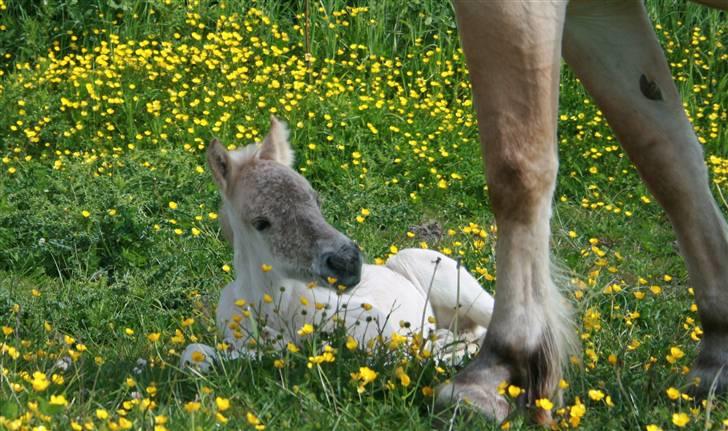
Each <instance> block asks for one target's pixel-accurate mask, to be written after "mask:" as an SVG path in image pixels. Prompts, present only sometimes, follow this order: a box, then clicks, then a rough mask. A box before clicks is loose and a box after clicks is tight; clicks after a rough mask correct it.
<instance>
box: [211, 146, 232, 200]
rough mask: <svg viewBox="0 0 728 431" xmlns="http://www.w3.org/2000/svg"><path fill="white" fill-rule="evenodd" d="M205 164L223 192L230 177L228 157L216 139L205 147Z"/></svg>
mask: <svg viewBox="0 0 728 431" xmlns="http://www.w3.org/2000/svg"><path fill="white" fill-rule="evenodd" d="M207 164H208V165H209V166H210V170H211V171H212V176H213V178H215V182H216V183H217V185H218V186H219V187H220V190H222V191H223V192H225V190H226V189H227V182H228V177H229V175H230V155H229V154H228V152H227V150H226V149H225V147H224V146H223V145H222V144H221V143H220V141H218V140H217V139H213V140H212V141H211V142H210V145H208V146H207Z"/></svg>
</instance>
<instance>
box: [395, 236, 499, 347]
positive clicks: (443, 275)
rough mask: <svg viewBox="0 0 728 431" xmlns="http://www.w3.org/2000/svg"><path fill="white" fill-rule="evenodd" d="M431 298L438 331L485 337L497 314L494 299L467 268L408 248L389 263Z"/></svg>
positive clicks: (448, 259)
mask: <svg viewBox="0 0 728 431" xmlns="http://www.w3.org/2000/svg"><path fill="white" fill-rule="evenodd" d="M386 265H387V267H388V268H390V269H391V270H393V271H396V272H398V273H400V274H402V275H403V276H404V277H405V278H407V279H408V280H409V281H410V282H411V283H412V284H413V285H414V286H415V287H416V288H417V289H419V290H421V291H422V292H423V293H424V295H425V296H426V297H428V299H429V301H430V304H431V305H432V309H433V310H434V312H435V317H436V318H437V328H439V329H448V330H451V331H453V332H455V333H458V334H460V333H463V334H474V335H475V337H476V338H477V337H483V336H485V330H486V329H487V328H488V324H489V323H490V318H491V315H492V314H493V304H494V300H493V297H492V296H491V295H490V294H489V293H488V292H486V291H485V290H484V289H483V287H482V286H481V285H480V284H479V283H478V282H477V280H475V277H473V276H472V274H470V273H469V272H468V271H467V270H466V269H465V267H464V266H462V265H459V264H458V262H456V261H455V260H453V259H451V258H450V257H448V256H445V255H444V254H442V253H439V252H437V251H434V250H423V249H415V248H408V249H404V250H402V251H400V252H399V253H397V254H395V255H394V256H392V257H391V258H389V260H388V261H387V264H386Z"/></svg>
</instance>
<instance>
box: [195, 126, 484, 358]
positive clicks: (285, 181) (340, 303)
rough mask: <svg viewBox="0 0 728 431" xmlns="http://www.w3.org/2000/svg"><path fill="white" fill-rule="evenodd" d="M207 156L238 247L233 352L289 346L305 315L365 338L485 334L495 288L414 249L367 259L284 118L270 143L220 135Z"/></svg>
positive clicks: (222, 310) (476, 337)
mask: <svg viewBox="0 0 728 431" xmlns="http://www.w3.org/2000/svg"><path fill="white" fill-rule="evenodd" d="M207 161H208V164H209V166H210V169H211V171H212V174H213V177H214V179H215V182H216V183H217V185H218V187H219V189H220V194H221V196H222V208H221V210H220V214H221V217H220V221H221V224H222V226H223V232H224V233H225V235H226V237H227V238H228V240H229V241H230V242H231V243H232V245H233V248H234V251H235V253H234V266H235V281H233V282H232V283H230V284H228V285H227V287H225V289H223V291H222V294H221V296H220V301H219V303H218V306H217V313H216V323H217V326H218V329H219V330H220V332H221V333H222V336H223V338H224V341H225V342H226V343H227V344H228V345H229V346H231V348H232V352H229V353H231V356H236V355H237V354H239V353H241V352H245V350H246V349H247V347H248V346H249V344H250V343H251V342H252V341H259V340H260V339H261V338H262V339H264V340H265V339H267V340H270V341H271V342H273V343H274V345H276V346H277V347H279V348H283V347H284V346H286V344H287V343H288V342H296V341H297V340H298V339H299V338H300V337H301V336H302V335H303V336H305V331H301V328H302V327H303V326H304V325H306V324H319V323H320V324H321V325H322V326H323V329H325V330H330V329H332V326H333V321H334V320H338V321H339V322H343V323H344V325H345V328H346V330H347V333H348V334H349V335H351V336H352V337H354V338H355V339H356V340H357V341H358V342H359V344H360V345H362V346H367V345H368V343H369V342H370V341H373V340H375V339H377V338H378V337H379V336H382V337H384V338H389V337H391V336H392V335H394V334H395V333H397V334H399V335H406V334H410V333H416V332H418V331H423V335H425V336H427V335H428V333H429V332H431V331H433V330H434V331H436V334H435V335H437V336H440V337H439V338H440V340H439V341H436V342H435V346H438V345H443V344H446V343H447V342H449V341H452V340H453V335H454V336H455V337H457V338H460V339H464V340H466V341H467V342H471V343H477V344H479V342H480V341H481V340H482V337H483V336H484V335H485V332H486V328H487V326H488V324H489V322H490V316H491V313H492V310H493V298H492V297H491V296H490V295H489V294H488V293H487V292H486V291H485V290H483V288H482V287H481V286H480V285H479V284H478V282H477V281H476V280H475V278H473V276H472V275H471V274H469V273H468V272H467V271H466V270H465V269H463V268H460V267H459V265H458V264H457V263H456V262H455V261H454V260H452V259H450V258H449V257H447V256H445V255H443V254H441V253H438V252H435V251H432V250H420V249H405V250H402V251H400V252H399V253H397V254H396V255H394V256H392V257H391V258H390V259H389V260H388V261H387V263H386V264H385V265H384V266H377V265H367V264H362V257H361V254H360V252H359V248H358V247H357V245H356V244H354V242H352V241H351V240H350V239H349V238H347V237H346V236H345V235H343V234H342V233H340V232H339V231H337V230H336V229H334V228H333V227H331V225H329V224H328V223H327V222H326V221H325V220H324V218H323V216H322V215H321V210H320V208H319V201H318V198H317V194H316V192H315V191H314V190H313V189H312V188H311V185H310V184H309V183H308V181H306V180H305V179H304V178H303V177H302V176H301V175H299V174H298V173H297V172H296V171H294V170H293V169H291V166H292V163H293V152H292V150H291V146H290V144H289V143H288V131H287V130H286V127H285V125H284V124H283V123H281V122H279V121H278V120H276V119H275V118H272V119H271V129H270V132H269V133H268V136H267V137H266V138H265V139H264V140H263V142H262V144H260V146H258V145H255V144H253V145H248V146H247V147H244V148H242V149H238V150H235V151H230V152H228V151H227V150H226V149H225V148H224V147H223V146H222V145H221V144H220V143H219V142H218V141H216V140H215V141H212V143H211V144H210V146H209V147H208V150H207ZM253 313H256V314H257V318H258V319H257V320H256V319H251V318H250V317H251V315H252V314H253ZM323 313H327V316H326V317H327V318H326V319H324V315H323ZM332 314H334V315H336V319H331V318H330V317H331V316H332ZM433 318H434V320H433ZM430 322H436V323H435V324H434V325H432V324H430V325H428V323H430ZM443 339H444V342H443ZM466 348H467V347H466ZM435 353H437V352H435ZM462 353H463V352H462V351H460V352H458V351H456V352H453V353H452V354H453V355H458V354H462ZM216 358H217V355H216V353H215V350H214V349H213V348H211V347H209V346H205V345H201V344H192V345H190V346H188V347H187V348H186V349H185V351H184V352H183V354H182V357H181V364H182V365H183V366H185V365H189V364H196V365H197V366H199V368H200V369H202V370H206V369H207V368H209V366H210V365H211V364H212V363H213V362H214V361H215V359H216Z"/></svg>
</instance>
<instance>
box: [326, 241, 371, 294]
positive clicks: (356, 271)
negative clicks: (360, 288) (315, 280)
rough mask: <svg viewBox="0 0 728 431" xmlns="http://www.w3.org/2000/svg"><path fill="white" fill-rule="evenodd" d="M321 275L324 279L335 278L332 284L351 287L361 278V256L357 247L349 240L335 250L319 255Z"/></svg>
mask: <svg viewBox="0 0 728 431" xmlns="http://www.w3.org/2000/svg"><path fill="white" fill-rule="evenodd" d="M320 259H321V265H320V268H321V274H320V275H321V276H322V278H324V279H328V281H329V282H331V279H336V281H335V282H334V284H335V285H336V286H338V285H344V286H346V287H352V286H355V285H357V284H359V281H360V280H361V267H362V257H361V252H360V251H359V247H358V246H357V245H356V244H354V243H353V242H350V243H348V244H346V245H344V246H342V247H340V248H339V249H338V250H336V251H331V252H325V253H323V254H322V255H321V257H320Z"/></svg>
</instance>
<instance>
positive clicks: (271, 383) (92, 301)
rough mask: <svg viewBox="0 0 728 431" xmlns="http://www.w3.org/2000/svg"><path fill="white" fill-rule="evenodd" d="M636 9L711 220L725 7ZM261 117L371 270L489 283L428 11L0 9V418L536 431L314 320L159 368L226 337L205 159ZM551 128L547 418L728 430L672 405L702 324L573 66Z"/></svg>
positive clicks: (55, 422) (165, 5) (0, 423)
mask: <svg viewBox="0 0 728 431" xmlns="http://www.w3.org/2000/svg"><path fill="white" fill-rule="evenodd" d="M647 3H648V9H649V11H650V14H651V16H652V18H653V23H654V25H655V29H656V33H657V35H658V37H659V40H660V42H661V44H662V45H663V47H664V48H665V50H666V55H667V57H668V59H669V62H670V67H671V69H672V71H673V75H674V77H675V82H676V84H677V86H678V87H679V89H680V92H681V93H682V95H683V97H684V103H685V110H686V112H687V114H688V115H689V116H690V119H691V121H692V122H693V125H694V126H695V130H696V132H697V135H698V137H699V139H700V142H701V144H702V145H703V146H704V150H705V160H706V163H707V165H708V167H709V171H710V175H711V186H712V189H713V191H714V194H715V196H716V198H717V200H718V203H719V206H720V207H721V209H722V210H723V211H724V213H726V212H728V203H727V202H726V199H725V196H728V127H727V126H726V125H727V124H728V15H726V13H725V12H718V11H714V10H710V9H707V8H703V7H700V6H698V5H694V4H688V3H687V2H682V1H679V2H678V1H672V0H648V2H647ZM271 114H274V115H276V116H278V117H279V118H281V119H283V120H285V121H286V122H287V123H288V124H289V126H290V129H291V143H292V145H293V147H294V149H295V152H296V169H297V170H298V171H299V172H300V173H301V174H303V175H304V176H305V177H306V178H307V179H308V180H309V181H310V182H311V183H312V184H313V186H314V188H316V189H317V190H318V191H319V192H320V194H321V197H322V205H323V211H324V214H325V216H326V218H327V219H328V220H329V221H330V222H331V223H332V224H333V225H334V226H335V227H337V228H338V229H339V230H341V231H342V232H344V233H346V234H347V235H349V236H350V237H351V238H354V239H356V240H357V242H358V243H359V244H360V245H361V247H362V249H363V250H364V252H365V254H366V256H367V259H368V260H369V261H371V262H383V261H384V260H386V258H387V257H388V256H389V255H390V254H391V253H394V252H396V251H397V250H398V249H402V248H405V247H428V248H432V249H436V250H440V251H442V252H443V253H445V254H448V255H451V256H452V257H459V258H461V259H462V261H463V262H464V263H465V265H467V267H468V268H469V269H470V270H471V271H472V272H473V273H474V274H475V275H476V276H477V277H478V279H479V280H480V282H481V283H482V285H483V287H484V288H485V289H486V290H488V291H489V292H491V293H492V292H493V290H494V286H495V284H494V280H495V276H496V269H495V259H494V246H495V240H496V238H497V235H498V233H497V229H496V228H495V226H494V219H493V216H492V212H491V210H490V205H489V202H488V197H487V189H486V187H485V179H484V175H483V171H482V162H481V157H480V149H479V143H478V137H477V122H476V119H475V116H474V111H473V106H472V102H471V90H470V84H469V81H468V72H467V69H466V67H465V63H464V58H463V54H462V52H461V50H460V48H459V41H458V38H457V31H456V27H455V22H454V17H453V11H452V7H451V5H450V4H449V3H448V2H440V1H434V0H412V1H408V2H396V1H373V0H369V1H366V0H362V1H353V2H346V1H344V0H320V1H318V2H313V1H306V0H297V1H290V2H281V1H273V0H258V1H256V0H187V1H185V2H182V1H176V0H175V1H173V0H148V1H142V0H47V1H43V2H37V1H31V0H0V158H1V163H0V330H1V331H2V332H1V333H0V429H8V430H51V429H58V430H68V429H72V430H94V429H99V430H126V429H133V430H151V429H154V430H159V431H162V430H165V429H169V430H198V429H199V430H208V429H236V430H238V429H243V430H245V429H259V430H262V429H268V430H279V429H280V430H285V429H297V430H330V429H337V430H360V429H362V430H363V429H375V430H377V429H382V430H400V429H402V430H404V429H407V430H410V429H412V430H425V429H431V428H434V427H438V428H442V429H461V430H471V429H500V428H501V427H502V428H506V429H507V428H510V429H527V428H529V427H530V425H529V424H528V422H527V421H526V420H525V419H524V417H523V416H522V415H514V416H513V417H511V418H509V419H508V421H507V422H506V423H504V424H503V425H502V426H499V425H496V424H493V423H491V422H488V421H487V420H484V419H483V418H480V417H478V416H477V415H470V414H454V413H455V412H454V411H453V410H452V409H450V410H444V411H438V410H436V409H435V408H434V400H433V396H432V391H433V388H435V387H436V386H437V385H438V384H439V383H441V382H443V381H445V380H447V379H448V378H450V377H451V376H452V375H453V374H454V373H455V372H456V371H457V368H454V367H452V366H450V365H448V364H436V363H435V362H434V361H433V359H432V358H422V357H419V356H416V355H412V354H411V351H410V347H411V346H409V345H408V343H403V344H401V345H392V344H391V343H390V344H387V343H386V342H383V343H382V344H381V345H380V346H378V347H376V348H375V349H373V350H372V351H370V352H365V351H362V350H359V349H351V348H349V347H351V346H347V343H346V337H345V334H341V333H337V334H324V333H319V331H315V332H314V333H313V334H310V336H309V337H308V338H307V341H306V342H305V343H302V344H301V345H298V346H294V347H295V348H292V349H287V350H286V351H283V352H281V351H276V350H274V349H271V348H266V347H265V346H261V348H260V349H259V351H258V353H257V354H256V355H254V357H251V358H243V359H239V360H235V361H229V362H225V363H223V364H221V365H220V366H219V367H217V368H216V369H215V370H214V371H213V372H212V373H209V374H206V375H199V374H197V373H195V372H192V371H189V370H180V369H179V368H178V366H177V364H178V360H179V354H180V352H181V351H182V350H183V349H184V347H185V346H186V345H187V344H188V343H190V342H195V341H199V342H204V343H206V344H209V345H213V346H215V345H218V344H219V343H220V340H218V338H217V334H216V329H215V323H214V313H215V305H216V303H217V299H218V296H219V293H220V291H221V289H222V288H223V287H224V286H225V285H226V284H227V283H228V282H230V281H231V280H232V278H233V271H232V269H231V267H232V250H231V248H230V246H229V245H228V244H227V243H226V242H225V240H224V239H223V237H222V235H221V232H220V229H219V226H218V221H217V220H216V219H217V217H218V214H217V211H218V205H219V202H220V198H219V195H218V192H217V189H216V187H215V185H214V183H213V181H212V177H211V175H210V172H209V169H208V167H207V166H206V164H205V148H206V146H207V143H208V142H209V141H210V139H212V138H213V137H217V138H219V139H220V140H221V141H222V142H224V143H225V144H226V145H228V146H231V147H236V146H241V145H246V144H249V143H252V142H256V141H259V140H261V139H262V137H263V136H264V134H265V133H266V131H267V127H268V124H269V117H270V115H271ZM558 126H559V138H558V139H559V154H560V160H561V162H560V177H559V183H558V186H557V189H556V194H555V197H554V215H553V219H552V232H553V239H552V248H553V251H554V260H555V261H556V263H557V264H558V265H559V266H560V267H562V268H563V271H564V274H565V281H564V286H563V288H564V290H565V292H566V295H567V296H568V298H569V299H570V301H571V303H572V304H573V309H574V315H575V322H576V327H577V330H578V333H579V336H580V339H581V343H582V349H581V351H580V352H579V353H578V354H577V355H575V356H574V357H572V361H571V362H572V364H571V366H570V367H569V368H568V370H567V373H566V377H565V381H564V382H562V384H563V386H564V387H565V388H566V389H565V390H564V402H563V404H562V405H560V406H559V405H555V406H554V407H553V414H554V417H555V419H556V421H557V426H558V427H559V428H563V429H567V428H581V429H588V430H616V429H632V430H637V429H640V430H650V431H656V430H658V429H663V430H669V429H678V428H684V429H713V430H719V429H724V428H726V427H728V404H727V403H726V400H725V399H723V398H711V399H709V400H707V401H704V402H700V401H696V400H693V399H691V398H690V397H689V396H688V395H687V394H685V393H684V390H685V389H686V388H687V385H688V383H689V382H688V381H687V379H686V373H687V372H688V371H689V367H690V364H691V361H692V359H693V358H694V356H695V353H696V348H697V345H698V342H699V340H700V338H701V335H702V331H701V328H700V322H699V321H698V317H697V312H696V311H697V308H696V305H695V304H694V299H693V292H692V288H691V284H690V282H689V280H688V279H687V273H686V269H685V266H684V264H683V262H682V259H681V258H680V256H679V254H678V250H677V246H676V242H675V237H674V235H673V233H672V231H671V229H670V226H669V222H668V220H667V218H666V216H665V215H664V213H663V212H662V211H661V209H660V208H659V206H658V205H657V203H656V202H655V200H654V198H653V197H652V196H651V195H650V193H649V192H648V191H647V190H646V189H645V187H644V186H643V185H642V184H641V183H640V180H639V177H638V175H637V173H636V170H635V169H634V168H633V167H632V165H631V164H630V162H629V160H627V157H626V155H625V154H624V152H623V151H622V149H621V147H620V146H619V144H618V142H617V141H616V139H615V137H614V135H613V133H612V131H611V130H610V129H609V127H608V125H607V124H606V120H605V119H604V117H603V115H602V113H601V112H600V111H599V109H598V108H597V107H596V106H595V105H594V103H593V102H592V101H591V99H590V98H589V96H588V95H587V94H586V92H585V90H584V89H583V88H582V86H581V84H580V83H579V82H578V81H577V80H576V79H575V78H574V76H573V74H572V73H571V72H570V71H569V70H568V68H567V67H566V66H564V68H563V73H562V83H561V108H560V117H559V125H558ZM524 127H527V125H526V124H524ZM676 169H679V167H676ZM324 345H329V346H331V347H330V349H333V350H332V351H331V352H330V353H331V354H332V357H333V360H331V361H328V360H327V361H320V360H317V357H318V356H320V355H322V352H323V351H324ZM362 370H364V371H365V372H366V374H367V378H366V379H363V378H362V375H363V374H365V373H364V372H363V371H362ZM370 371H373V372H374V373H375V374H371V373H370ZM362 383H364V384H362ZM554 401H555V400H554ZM514 404H515V400H514Z"/></svg>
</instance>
